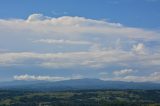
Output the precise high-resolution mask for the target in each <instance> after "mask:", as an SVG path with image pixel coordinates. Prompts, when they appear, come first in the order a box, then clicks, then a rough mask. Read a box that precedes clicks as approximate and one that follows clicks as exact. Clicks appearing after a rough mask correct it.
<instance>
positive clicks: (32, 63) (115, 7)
mask: <svg viewBox="0 0 160 106" xmlns="http://www.w3.org/2000/svg"><path fill="white" fill-rule="evenodd" d="M159 11H160V0H45V1H42V0H41V1H40V0H34V1H33V0H32V1H31V0H23V1H22V0H14V1H13V0H12V1H10V0H1V1H0V80H1V81H6V80H51V81H58V80H68V79H79V78H99V79H102V80H122V81H152V82H160V30H159V29H160V25H159V23H160V14H159Z"/></svg>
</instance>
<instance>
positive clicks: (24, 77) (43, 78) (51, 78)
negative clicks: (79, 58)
mask: <svg viewBox="0 0 160 106" xmlns="http://www.w3.org/2000/svg"><path fill="white" fill-rule="evenodd" d="M13 78H14V79H15V80H41V81H63V80H71V79H81V78H82V76H81V75H74V76H71V77H57V76H35V75H28V74H25V75H15V76H14V77H13Z"/></svg>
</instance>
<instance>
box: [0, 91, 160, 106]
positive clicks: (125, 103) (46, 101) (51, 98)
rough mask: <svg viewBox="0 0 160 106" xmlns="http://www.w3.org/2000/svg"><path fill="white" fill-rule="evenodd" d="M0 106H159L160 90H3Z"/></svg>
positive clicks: (0, 96)
mask: <svg viewBox="0 0 160 106" xmlns="http://www.w3.org/2000/svg"><path fill="white" fill-rule="evenodd" d="M0 106H160V90H82V91H63V92H35V91H7V90H3V91H0Z"/></svg>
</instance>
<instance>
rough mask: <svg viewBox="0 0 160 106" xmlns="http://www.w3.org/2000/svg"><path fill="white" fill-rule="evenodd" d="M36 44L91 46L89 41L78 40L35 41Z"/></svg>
mask: <svg viewBox="0 0 160 106" xmlns="http://www.w3.org/2000/svg"><path fill="white" fill-rule="evenodd" d="M33 42H34V43H46V44H64V45H65V44H69V45H91V44H92V42H89V41H78V40H63V39H60V40H55V39H40V40H36V41H33Z"/></svg>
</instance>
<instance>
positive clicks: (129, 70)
mask: <svg viewBox="0 0 160 106" xmlns="http://www.w3.org/2000/svg"><path fill="white" fill-rule="evenodd" d="M132 72H133V70H132V69H123V70H119V71H114V72H113V74H114V75H116V76H121V75H127V74H130V73H132Z"/></svg>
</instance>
